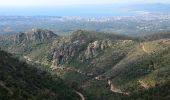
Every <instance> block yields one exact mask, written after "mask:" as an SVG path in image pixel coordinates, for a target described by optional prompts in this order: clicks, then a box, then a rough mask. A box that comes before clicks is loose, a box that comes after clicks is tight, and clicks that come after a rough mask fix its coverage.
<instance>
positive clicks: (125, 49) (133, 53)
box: [1, 30, 170, 100]
mask: <svg viewBox="0 0 170 100" xmlns="http://www.w3.org/2000/svg"><path fill="white" fill-rule="evenodd" d="M169 35H170V34H169V32H166V33H158V34H155V36H154V35H149V36H145V37H138V38H131V37H128V36H122V35H117V34H108V33H98V32H95V31H84V30H78V31H75V32H73V34H71V35H69V36H60V37H57V38H54V39H51V40H45V41H36V42H27V41H24V42H22V43H17V44H15V43H14V44H12V45H11V44H10V43H9V44H8V45H6V46H4V47H2V48H3V49H6V50H9V51H10V52H11V51H13V52H14V53H17V54H20V55H19V56H20V57H21V58H24V59H25V60H27V61H28V62H30V63H36V64H44V65H47V66H48V68H51V69H52V70H53V73H54V74H57V75H58V76H60V77H61V78H63V79H64V80H65V82H66V83H67V84H68V85H70V86H71V87H74V88H75V89H78V90H82V93H83V94H84V95H85V96H86V98H87V99H88V100H103V99H104V100H113V99H114V100H136V99H139V100H147V99H148V98H149V99H150V100H152V99H154V98H155V97H159V98H160V100H162V99H166V98H168V96H169V91H168V89H166V88H169V87H168V83H169V80H170V76H169V73H170V72H169V69H170V67H169V66H170V63H169V60H170V52H169V51H170V39H169ZM1 43H2V45H4V44H5V43H8V42H1ZM10 48H13V49H10ZM29 48H30V49H29ZM18 51H19V52H18ZM159 90H160V91H161V92H160V91H159ZM140 95H142V96H140Z"/></svg>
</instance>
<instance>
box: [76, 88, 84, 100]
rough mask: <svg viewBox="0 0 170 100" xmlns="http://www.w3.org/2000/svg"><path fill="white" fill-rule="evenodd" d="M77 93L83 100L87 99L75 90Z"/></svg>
mask: <svg viewBox="0 0 170 100" xmlns="http://www.w3.org/2000/svg"><path fill="white" fill-rule="evenodd" d="M75 92H76V94H77V95H79V96H80V98H81V100H85V97H84V96H83V94H82V93H80V92H78V91H76V90H75Z"/></svg>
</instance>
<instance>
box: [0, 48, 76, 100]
mask: <svg viewBox="0 0 170 100" xmlns="http://www.w3.org/2000/svg"><path fill="white" fill-rule="evenodd" d="M77 98H78V97H77V95H76V94H75V92H74V91H73V90H71V89H70V88H68V87H67V86H66V85H65V84H64V83H63V81H62V80H61V79H60V78H58V77H57V76H51V75H50V74H49V73H47V72H45V71H42V70H40V69H37V68H35V67H33V66H31V65H28V64H26V63H25V62H22V61H19V60H18V59H16V58H15V57H14V56H13V55H11V54H9V53H6V52H4V51H1V50H0V99H1V100H27V99H29V100H76V99H77Z"/></svg>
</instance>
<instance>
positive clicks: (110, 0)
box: [0, 0, 170, 7]
mask: <svg viewBox="0 0 170 100" xmlns="http://www.w3.org/2000/svg"><path fill="white" fill-rule="evenodd" d="M127 3H129V4H135V3H140V4H144V3H145V4H146V3H163V4H167V3H170V0H0V6H1V7H4V6H5V7H7V6H8V7H9V6H68V5H85V4H86V5H87V4H90V5H92V4H95V5H97V4H127Z"/></svg>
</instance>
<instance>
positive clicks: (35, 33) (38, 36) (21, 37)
mask: <svg viewBox="0 0 170 100" xmlns="http://www.w3.org/2000/svg"><path fill="white" fill-rule="evenodd" d="M54 37H57V35H56V34H55V33H53V32H52V31H49V30H43V29H32V31H30V32H20V33H17V34H16V35H15V36H14V41H15V42H16V43H21V42H23V41H44V40H47V39H52V38H54Z"/></svg>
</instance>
